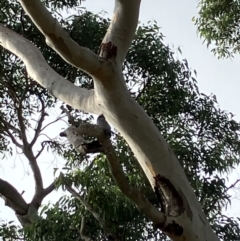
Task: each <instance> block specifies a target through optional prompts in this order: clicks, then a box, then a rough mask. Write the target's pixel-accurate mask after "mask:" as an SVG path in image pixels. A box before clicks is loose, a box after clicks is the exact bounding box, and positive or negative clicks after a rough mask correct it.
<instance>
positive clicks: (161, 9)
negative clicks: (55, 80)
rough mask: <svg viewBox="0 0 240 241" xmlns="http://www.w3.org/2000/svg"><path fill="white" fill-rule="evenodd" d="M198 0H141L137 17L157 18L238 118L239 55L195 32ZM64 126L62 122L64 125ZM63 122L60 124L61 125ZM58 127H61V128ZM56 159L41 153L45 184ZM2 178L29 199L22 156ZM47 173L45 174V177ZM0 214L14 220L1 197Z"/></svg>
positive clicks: (205, 86) (95, 2) (104, 1)
mask: <svg viewBox="0 0 240 241" xmlns="http://www.w3.org/2000/svg"><path fill="white" fill-rule="evenodd" d="M82 6H83V7H86V8H87V9H88V10H90V11H93V12H95V13H99V12H100V11H102V10H104V11H106V12H107V13H108V14H110V15H107V16H108V17H111V15H112V14H111V13H112V11H113V6H114V1H113V0H101V1H99V0H87V1H86V2H83V3H82ZM197 12H198V9H197V1H193V0H184V1H179V0H178V1H177V0H168V1H157V0H144V1H142V5H141V12H140V18H139V20H140V21H141V22H142V23H146V22H147V21H149V20H156V21H157V23H158V26H160V27H161V29H162V33H163V34H164V36H165V40H164V42H165V43H166V44H168V45H169V46H170V47H173V49H177V48H178V47H180V48H181V50H182V55H181V54H180V53H179V54H178V56H177V57H178V58H179V59H185V58H186V59H187V60H188V64H189V66H190V67H191V68H192V69H195V70H196V71H197V80H198V86H199V88H200V91H201V92H203V93H205V94H210V93H214V94H215V95H216V96H217V100H218V102H219V105H220V107H221V108H222V109H224V110H228V111H230V112H232V113H233V114H235V115H236V116H235V119H236V120H238V121H239V120H240V108H239V103H240V95H239V89H240V88H239V87H240V80H239V77H240V68H239V64H240V56H236V57H235V58H234V59H224V60H223V59H221V60H219V59H217V57H215V56H214V55H213V54H212V53H211V51H210V50H209V49H207V47H206V45H205V44H203V43H202V42H203V40H201V39H200V37H199V36H198V34H197V31H196V26H194V24H193V22H192V17H194V16H197ZM63 126H65V125H63ZM63 126H62V127H61V128H63ZM61 128H60V129H61ZM60 129H59V130H56V132H55V133H53V137H55V136H57V135H58V134H59V132H60V131H61V130H60ZM58 165H59V163H57V161H56V157H55V156H54V155H50V156H48V158H47V159H46V158H45V157H43V159H42V160H41V169H42V170H44V184H45V186H47V185H49V184H50V183H51V181H52V180H53V171H52V168H53V167H57V166H58ZM238 173H240V172H239V170H237V171H235V172H234V173H233V174H232V175H230V176H229V184H230V183H233V182H234V180H236V178H240V175H238ZM0 176H1V178H3V179H5V180H7V181H10V182H11V183H12V184H13V185H15V186H16V187H17V188H18V190H19V191H20V192H21V191H22V190H25V193H24V194H23V197H24V198H25V199H26V200H27V201H30V198H31V197H32V195H33V190H34V182H33V179H32V174H31V170H30V168H29V167H28V163H27V162H26V160H25V161H24V158H22V159H21V160H19V159H18V160H17V157H16V158H11V161H9V162H8V165H2V164H1V163H0ZM45 177H47V178H45ZM60 195H61V192H60V193H58V194H56V193H55V192H54V193H53V194H51V195H49V197H48V198H46V199H45V200H44V203H47V202H49V201H50V200H52V201H53V200H54V199H55V200H56V199H57V198H58V196H60ZM234 206H240V202H239V200H237V199H234V200H233V202H232V207H230V208H229V209H228V210H227V213H228V214H230V215H234V216H239V215H240V211H239V210H237V209H236V208H234ZM0 218H3V219H8V220H12V219H14V220H15V215H14V213H13V212H12V211H11V210H10V209H9V208H7V207H5V206H4V202H3V201H2V200H1V199H0Z"/></svg>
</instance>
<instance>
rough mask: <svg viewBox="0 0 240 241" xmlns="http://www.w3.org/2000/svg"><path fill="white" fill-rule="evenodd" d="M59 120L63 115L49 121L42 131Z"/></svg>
mask: <svg viewBox="0 0 240 241" xmlns="http://www.w3.org/2000/svg"><path fill="white" fill-rule="evenodd" d="M59 120H61V117H58V118H57V119H56V120H54V121H51V122H49V123H48V124H46V125H45V126H44V127H43V128H42V129H41V131H43V130H44V129H46V128H47V127H48V126H50V125H52V124H54V123H56V122H57V121H59Z"/></svg>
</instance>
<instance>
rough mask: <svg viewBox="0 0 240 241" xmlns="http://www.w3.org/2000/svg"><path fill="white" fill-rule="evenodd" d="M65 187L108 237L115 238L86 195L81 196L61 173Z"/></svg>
mask: <svg viewBox="0 0 240 241" xmlns="http://www.w3.org/2000/svg"><path fill="white" fill-rule="evenodd" d="M60 176H61V178H62V180H63V183H64V185H65V186H66V189H67V190H68V191H69V192H70V193H71V194H72V195H73V196H74V197H75V198H77V199H78V200H79V201H80V202H81V203H82V204H83V205H84V206H85V208H86V209H87V210H88V211H89V212H90V213H91V214H92V215H93V216H94V218H95V219H96V220H97V221H98V222H99V223H100V225H101V227H102V228H103V230H104V232H105V233H106V234H107V236H110V237H112V238H114V235H113V234H112V232H111V231H110V230H109V228H108V227H107V224H106V222H105V221H104V220H103V219H102V218H101V217H100V215H99V214H98V213H97V212H96V211H95V210H94V209H93V208H92V207H91V205H90V204H89V203H88V202H87V201H86V200H85V197H84V194H83V195H80V194H79V193H77V192H76V191H75V190H74V189H73V188H72V187H71V185H69V183H68V182H67V181H66V179H65V178H64V175H63V174H62V173H61V174H60ZM113 240H116V238H114V239H113Z"/></svg>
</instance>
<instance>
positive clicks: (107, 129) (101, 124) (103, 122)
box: [97, 115, 112, 138]
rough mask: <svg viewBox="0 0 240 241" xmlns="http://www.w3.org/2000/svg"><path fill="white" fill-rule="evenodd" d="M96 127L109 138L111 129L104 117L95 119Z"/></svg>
mask: <svg viewBox="0 0 240 241" xmlns="http://www.w3.org/2000/svg"><path fill="white" fill-rule="evenodd" d="M97 125H98V126H99V127H100V128H102V129H103V131H104V133H105V135H106V136H108V137H109V138H110V137H111V134H112V132H111V127H110V125H109V124H108V122H107V121H106V119H105V117H104V115H100V116H98V118H97Z"/></svg>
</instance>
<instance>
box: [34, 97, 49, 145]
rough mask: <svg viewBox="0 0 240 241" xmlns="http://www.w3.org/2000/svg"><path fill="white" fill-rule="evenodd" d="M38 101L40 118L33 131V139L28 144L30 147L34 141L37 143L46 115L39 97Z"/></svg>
mask: <svg viewBox="0 0 240 241" xmlns="http://www.w3.org/2000/svg"><path fill="white" fill-rule="evenodd" d="M39 100H40V102H41V105H42V109H41V111H40V112H41V114H40V118H39V120H38V124H37V128H36V129H35V133H34V137H33V139H32V141H31V143H30V147H33V145H34V144H35V143H36V141H37V139H38V137H39V134H40V133H41V130H42V125H43V121H44V118H45V116H46V115H47V113H45V105H44V102H43V100H42V99H41V97H40V98H39Z"/></svg>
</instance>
